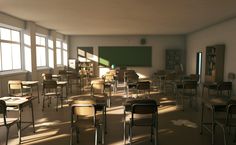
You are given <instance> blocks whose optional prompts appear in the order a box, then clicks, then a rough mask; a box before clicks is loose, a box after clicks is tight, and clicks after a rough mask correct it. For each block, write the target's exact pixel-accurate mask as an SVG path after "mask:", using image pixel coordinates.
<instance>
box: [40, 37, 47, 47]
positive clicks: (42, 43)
mask: <svg viewBox="0 0 236 145" xmlns="http://www.w3.org/2000/svg"><path fill="white" fill-rule="evenodd" d="M45 42H46V40H45V38H44V37H41V45H43V46H45Z"/></svg>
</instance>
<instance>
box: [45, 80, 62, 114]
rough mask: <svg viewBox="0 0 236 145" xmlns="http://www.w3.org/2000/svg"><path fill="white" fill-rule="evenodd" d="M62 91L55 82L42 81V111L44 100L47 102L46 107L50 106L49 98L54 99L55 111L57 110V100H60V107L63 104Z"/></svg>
mask: <svg viewBox="0 0 236 145" xmlns="http://www.w3.org/2000/svg"><path fill="white" fill-rule="evenodd" d="M61 91H62V90H60V89H59V88H58V87H57V82H56V81H55V80H44V81H43V93H42V94H43V111H44V103H45V100H49V102H48V106H50V104H51V97H56V99H57V103H56V105H57V106H56V110H58V99H60V100H61V107H62V103H63V98H62V92H61ZM46 97H47V98H46Z"/></svg>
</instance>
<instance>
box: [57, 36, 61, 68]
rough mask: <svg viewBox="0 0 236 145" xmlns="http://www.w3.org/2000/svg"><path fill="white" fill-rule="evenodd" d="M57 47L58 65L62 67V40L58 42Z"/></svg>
mask: <svg viewBox="0 0 236 145" xmlns="http://www.w3.org/2000/svg"><path fill="white" fill-rule="evenodd" d="M56 47H57V51H56V52H57V64H58V65H61V64H62V61H61V60H62V56H61V50H62V49H61V40H57V41H56Z"/></svg>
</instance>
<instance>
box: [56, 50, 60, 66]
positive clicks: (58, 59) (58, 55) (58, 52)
mask: <svg viewBox="0 0 236 145" xmlns="http://www.w3.org/2000/svg"><path fill="white" fill-rule="evenodd" d="M57 64H61V49H57Z"/></svg>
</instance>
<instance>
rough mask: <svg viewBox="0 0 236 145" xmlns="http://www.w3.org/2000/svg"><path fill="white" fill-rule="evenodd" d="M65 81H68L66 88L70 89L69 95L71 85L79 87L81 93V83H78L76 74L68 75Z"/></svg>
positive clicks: (78, 78)
mask: <svg viewBox="0 0 236 145" xmlns="http://www.w3.org/2000/svg"><path fill="white" fill-rule="evenodd" d="M67 81H68V86H69V88H70V92H71V93H72V87H73V85H75V86H78V85H79V92H80V93H81V81H80V77H79V75H78V74H77V73H71V74H68V75H67Z"/></svg>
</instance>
